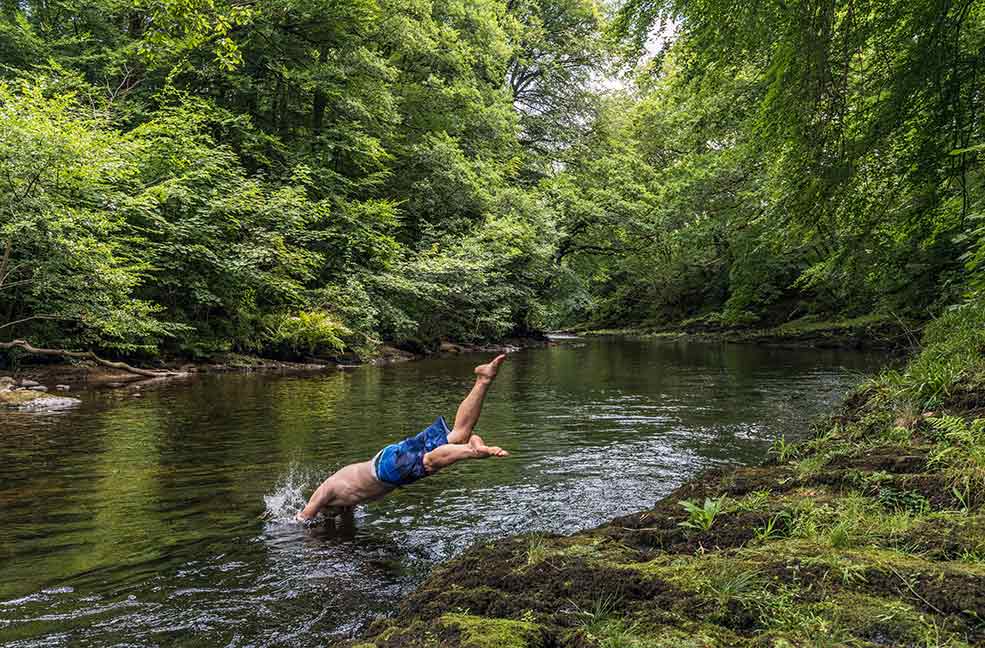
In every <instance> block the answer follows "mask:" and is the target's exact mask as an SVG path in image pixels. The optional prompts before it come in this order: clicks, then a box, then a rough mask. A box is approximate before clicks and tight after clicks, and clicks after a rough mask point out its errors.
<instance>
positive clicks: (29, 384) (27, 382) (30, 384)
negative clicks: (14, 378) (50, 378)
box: [17, 378, 41, 388]
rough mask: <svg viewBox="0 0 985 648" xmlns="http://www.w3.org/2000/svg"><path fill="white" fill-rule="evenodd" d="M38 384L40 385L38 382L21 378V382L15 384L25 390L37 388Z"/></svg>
mask: <svg viewBox="0 0 985 648" xmlns="http://www.w3.org/2000/svg"><path fill="white" fill-rule="evenodd" d="M40 384H41V383H39V382H37V381H35V380H28V379H26V378H21V380H20V381H19V382H18V383H17V385H18V386H20V387H27V388H31V387H37V386H39V385H40Z"/></svg>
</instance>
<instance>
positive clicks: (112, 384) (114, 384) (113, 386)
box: [104, 382, 123, 389]
mask: <svg viewBox="0 0 985 648" xmlns="http://www.w3.org/2000/svg"><path fill="white" fill-rule="evenodd" d="M104 386H105V387H109V388H110V389H118V388H120V387H122V386H123V383H121V382H108V383H105V385H104Z"/></svg>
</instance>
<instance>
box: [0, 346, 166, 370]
mask: <svg viewBox="0 0 985 648" xmlns="http://www.w3.org/2000/svg"><path fill="white" fill-rule="evenodd" d="M13 348H21V349H24V350H25V351H27V352H28V353H33V354H35V355H46V356H64V357H66V358H80V359H85V360H92V361H93V362H95V363H96V364H99V365H102V366H104V367H109V368H110V369H121V370H123V371H126V372H129V373H132V374H137V375H138V376H147V377H149V378H160V377H163V376H180V375H181V372H178V371H151V370H149V369H139V368H137V367H131V366H130V365H128V364H127V363H125V362H112V361H110V360H103V359H102V358H100V357H99V356H97V355H96V354H95V353H93V352H92V351H66V350H64V349H39V348H38V347H35V346H32V345H31V343H30V342H28V341H27V340H11V341H10V342H0V349H13Z"/></svg>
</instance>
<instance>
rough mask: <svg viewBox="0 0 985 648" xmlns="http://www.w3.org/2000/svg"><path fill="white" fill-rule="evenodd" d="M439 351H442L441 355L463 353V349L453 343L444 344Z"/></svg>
mask: <svg viewBox="0 0 985 648" xmlns="http://www.w3.org/2000/svg"><path fill="white" fill-rule="evenodd" d="M438 350H439V351H441V353H461V352H462V347H460V346H458V345H457V344H452V343H451V342H442V343H441V346H440V347H438Z"/></svg>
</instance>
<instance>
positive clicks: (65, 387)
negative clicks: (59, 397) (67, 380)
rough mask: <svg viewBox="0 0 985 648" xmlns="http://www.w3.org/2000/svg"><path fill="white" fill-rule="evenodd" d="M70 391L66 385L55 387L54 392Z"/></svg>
mask: <svg viewBox="0 0 985 648" xmlns="http://www.w3.org/2000/svg"><path fill="white" fill-rule="evenodd" d="M70 389H72V388H71V387H69V386H68V385H55V390H56V391H69V390H70Z"/></svg>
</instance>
